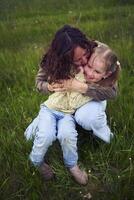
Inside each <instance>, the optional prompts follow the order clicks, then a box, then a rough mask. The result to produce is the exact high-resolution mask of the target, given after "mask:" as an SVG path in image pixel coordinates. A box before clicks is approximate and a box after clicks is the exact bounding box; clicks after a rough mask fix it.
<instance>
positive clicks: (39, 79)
mask: <svg viewBox="0 0 134 200" xmlns="http://www.w3.org/2000/svg"><path fill="white" fill-rule="evenodd" d="M36 88H37V90H38V91H39V92H42V93H45V94H47V93H49V90H48V82H47V78H46V75H45V72H44V70H43V68H40V69H39V71H38V73H37V76H36Z"/></svg>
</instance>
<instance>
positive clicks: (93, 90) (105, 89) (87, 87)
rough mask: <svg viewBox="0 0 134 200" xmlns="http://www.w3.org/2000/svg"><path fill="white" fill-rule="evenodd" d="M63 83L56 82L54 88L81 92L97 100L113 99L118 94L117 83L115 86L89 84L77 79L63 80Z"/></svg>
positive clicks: (55, 89) (60, 90)
mask: <svg viewBox="0 0 134 200" xmlns="http://www.w3.org/2000/svg"><path fill="white" fill-rule="evenodd" d="M61 82H62V83H61V84H58V83H57V84H54V85H53V90H54V91H58V92H62V91H74V92H80V93H82V94H84V95H86V96H89V97H92V98H93V100H95V101H103V100H107V99H113V98H114V97H116V95H117V84H115V85H113V86H100V85H99V84H95V83H93V84H87V83H83V82H81V81H78V80H77V79H75V78H74V79H69V80H65V81H64V80H63V81H61Z"/></svg>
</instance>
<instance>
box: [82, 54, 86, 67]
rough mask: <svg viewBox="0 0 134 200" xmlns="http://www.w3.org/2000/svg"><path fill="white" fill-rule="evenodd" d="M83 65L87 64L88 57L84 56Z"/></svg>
mask: <svg viewBox="0 0 134 200" xmlns="http://www.w3.org/2000/svg"><path fill="white" fill-rule="evenodd" d="M81 64H82V65H83V66H84V65H86V64H87V57H86V56H83V57H82V60H81Z"/></svg>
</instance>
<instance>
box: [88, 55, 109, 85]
mask: <svg viewBox="0 0 134 200" xmlns="http://www.w3.org/2000/svg"><path fill="white" fill-rule="evenodd" d="M84 76H85V79H86V81H87V82H89V83H96V82H98V81H100V80H102V79H103V78H106V77H107V76H108V73H106V66H105V62H104V60H103V59H101V57H99V56H96V55H95V54H92V55H91V57H90V59H89V60H88V63H87V64H86V65H85V66H84Z"/></svg>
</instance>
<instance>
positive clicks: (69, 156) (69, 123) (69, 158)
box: [57, 114, 78, 167]
mask: <svg viewBox="0 0 134 200" xmlns="http://www.w3.org/2000/svg"><path fill="white" fill-rule="evenodd" d="M57 138H58V140H59V142H60V144H61V147H62V151H63V159H64V163H65V165H66V166H67V167H73V166H75V165H76V164H77V161H78V154H77V131H76V129H75V120H74V118H73V116H72V115H68V114H67V115H65V116H64V118H62V119H60V120H59V121H58V134H57Z"/></svg>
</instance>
